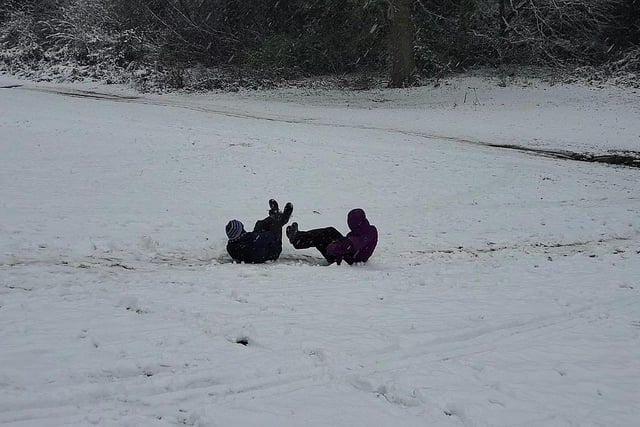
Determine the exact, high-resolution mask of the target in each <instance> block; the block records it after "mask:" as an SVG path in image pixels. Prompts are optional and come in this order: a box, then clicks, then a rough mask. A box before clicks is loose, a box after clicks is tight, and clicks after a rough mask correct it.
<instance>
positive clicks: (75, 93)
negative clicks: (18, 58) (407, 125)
mask: <svg viewBox="0 0 640 427" xmlns="http://www.w3.org/2000/svg"><path fill="white" fill-rule="evenodd" d="M2 88H5V89H24V90H31V91H36V92H45V93H51V94H57V95H64V96H70V97H74V98H90V99H96V100H105V101H112V102H126V103H136V104H146V105H155V106H162V107H173V108H183V109H187V110H192V111H199V112H203V113H212V114H220V115H224V116H227V117H234V118H240V119H252V120H266V121H272V122H281V123H290V124H306V125H310V126H325V127H335V128H351V129H362V130H374V131H381V132H393V133H401V134H404V135H409V136H414V137H419V138H424V139H430V140H445V141H451V142H457V143H464V144H473V145H479V146H484V147H491V148H499V149H506V150H516V151H520V152H523V153H528V154H533V155H538V156H543V157H549V158H555V159H561V160H573V161H579V162H587V163H604V164H608V165H616V166H626V167H632V168H640V151H630V150H617V151H611V150H610V151H608V152H607V153H605V154H594V153H589V152H582V153H579V152H574V151H569V150H552V149H544V148H534V147H527V146H526V145H524V144H517V143H514V144H498V143H492V142H487V141H479V140H472V139H467V138H458V137H452V136H447V135H437V134H431V133H426V132H415V131H406V130H402V129H395V128H385V127H379V126H371V125H347V124H340V123H331V122H323V121H319V120H315V119H313V118H308V119H300V118H295V117H281V116H269V115H257V114H249V113H244V112H231V111H228V110H223V109H221V108H211V107H202V106H197V105H188V104H180V103H176V102H166V101H160V100H152V99H148V98H144V97H143V96H139V97H138V96H122V95H115V94H108V93H100V92H95V91H87V90H68V89H58V88H46V87H25V86H23V85H8V86H3V87H2Z"/></svg>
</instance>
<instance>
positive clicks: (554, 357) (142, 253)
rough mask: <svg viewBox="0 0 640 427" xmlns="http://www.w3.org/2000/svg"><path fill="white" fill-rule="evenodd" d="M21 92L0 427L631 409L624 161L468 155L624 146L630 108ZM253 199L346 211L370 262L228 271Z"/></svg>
mask: <svg viewBox="0 0 640 427" xmlns="http://www.w3.org/2000/svg"><path fill="white" fill-rule="evenodd" d="M11 83H12V81H11V80H9V79H7V78H4V77H3V78H2V79H1V80H0V86H7V85H10V84H11ZM19 83H20V84H24V86H22V87H17V88H12V89H0V134H1V135H2V138H1V139H0V149H1V152H2V156H0V183H1V184H2V185H0V218H2V221H1V222H0V342H1V343H2V345H1V346H0V360H1V361H2V363H1V364H0V395H2V396H3V397H2V399H0V423H3V424H7V425H16V426H17V425H29V426H33V425H89V424H94V425H176V424H178V425H180V424H186V425H199V426H206V425H217V426H228V425H243V426H252V425H255V426H258V425H280V426H285V425H291V426H297V425H316V426H324V425H335V426H353V425H361V426H388V425H407V426H411V425H416V426H417V425H421V426H423V425H437V426H449V425H450V426H456V425H465V426H497V425H504V426H512V425H527V426H536V425H539V426H547V425H576V424H577V425H616V426H633V425H635V423H636V422H637V419H638V418H640V408H639V407H638V403H637V400H638V399H637V396H638V393H639V392H640V389H639V388H638V385H637V384H640V361H638V358H637V357H635V355H636V354H638V353H639V352H640V327H639V326H640V317H639V315H638V309H637V308H638V307H639V306H640V305H639V304H640V294H639V289H640V281H639V279H638V277H640V274H638V272H640V254H639V252H640V223H639V222H638V218H639V213H640V196H638V195H639V194H640V179H639V176H638V173H639V171H638V170H637V169H632V168H623V167H612V166H606V165H597V164H587V163H578V162H569V161H562V160H558V159H550V158H544V157H539V156H535V155H531V154H525V153H521V152H517V151H509V150H501V149H495V148H491V147H485V146H482V145H478V144H470V143H468V142H464V141H463V140H467V141H475V140H477V141H493V142H500V143H505V142H508V141H514V140H516V138H518V140H520V141H524V142H526V143H527V144H531V146H544V147H548V148H553V149H572V150H573V149H575V150H577V151H579V150H583V149H584V150H586V151H597V150H600V151H602V152H605V151H607V150H613V149H616V150H617V149H625V150H639V147H638V145H639V142H640V120H637V119H638V117H639V114H638V108H639V107H638V104H637V103H634V102H633V101H634V100H637V94H633V93H630V92H626V91H621V90H618V89H614V88H612V89H607V90H602V89H600V90H595V89H590V88H583V87H547V88H545V87H541V86H531V87H524V88H514V87H511V88H500V87H497V86H493V85H490V84H488V83H486V82H485V81H467V80H465V81H452V82H450V84H449V85H442V86H441V87H440V88H437V89H431V90H429V89H426V88H422V89H415V90H411V91H406V92H403V91H380V92H367V93H364V92H363V93H357V94H354V93H338V92H318V93H311V92H309V93H301V92H299V91H279V92H269V93H240V94H209V95H197V96H194V95H190V96H187V95H165V96H140V95H138V94H135V93H130V92H128V91H126V90H123V89H114V88H108V89H105V88H102V87H92V86H88V85H84V86H73V87H69V86H66V87H63V86H42V85H33V84H29V83H25V82H19ZM475 86H477V88H476V89H469V88H474V87H475ZM91 92H94V93H93V94H92V93H91ZM61 93H66V94H71V95H73V96H64V95H62V94H61ZM105 93H111V94H113V95H117V96H105V95H104V94H105ZM476 94H477V100H478V102H476ZM465 95H466V97H467V102H466V103H465V102H464V97H465ZM270 197H275V198H277V199H278V200H280V201H281V202H285V201H288V200H291V201H292V202H293V203H294V214H293V220H295V221H297V222H299V223H300V226H301V228H312V227H317V226H324V225H334V226H336V227H338V228H339V229H341V230H345V229H346V224H345V217H346V213H347V211H348V210H349V209H350V208H353V207H356V206H359V207H362V208H364V209H365V210H366V211H367V213H368V216H369V218H370V219H371V221H372V223H374V224H375V225H376V226H377V227H378V229H379V231H380V244H379V247H378V250H377V251H376V253H375V254H374V256H373V258H372V259H371V262H370V263H369V264H367V265H364V266H357V267H351V268H350V267H348V266H335V265H333V266H329V267H327V266H324V265H322V264H323V262H322V260H321V258H320V257H319V256H318V254H316V253H314V251H312V250H308V251H296V250H294V249H293V248H292V247H291V246H290V245H288V244H287V243H285V246H284V250H283V259H282V261H281V262H277V263H272V264H267V265H236V264H230V263H228V262H227V260H228V259H227V257H226V255H225V252H224V245H225V240H224V224H225V223H226V221H227V220H228V219H230V218H238V219H240V220H242V221H244V222H245V224H251V223H252V222H253V221H255V220H256V219H258V218H259V217H261V216H262V215H264V214H265V213H266V210H267V208H268V206H267V200H268V198H270ZM301 255H304V257H303V256H301Z"/></svg>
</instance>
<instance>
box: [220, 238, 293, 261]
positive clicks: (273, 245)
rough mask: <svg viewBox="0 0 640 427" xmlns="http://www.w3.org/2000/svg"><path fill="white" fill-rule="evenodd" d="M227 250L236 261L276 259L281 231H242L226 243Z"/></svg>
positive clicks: (280, 246) (280, 240)
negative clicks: (238, 235)
mask: <svg viewBox="0 0 640 427" xmlns="http://www.w3.org/2000/svg"><path fill="white" fill-rule="evenodd" d="M227 252H229V255H231V258H233V259H234V261H236V262H246V263H249V264H258V263H263V262H266V261H272V260H276V259H278V257H279V256H280V252H282V233H277V232H275V231H271V230H268V231H250V232H244V233H242V234H241V235H240V237H238V238H237V239H234V240H229V242H228V243H227Z"/></svg>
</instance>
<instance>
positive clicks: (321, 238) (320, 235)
mask: <svg viewBox="0 0 640 427" xmlns="http://www.w3.org/2000/svg"><path fill="white" fill-rule="evenodd" d="M343 237H344V236H343V235H342V233H340V232H339V231H338V230H336V229H335V228H333V227H325V228H316V229H313V230H309V231H301V230H298V232H297V233H296V234H295V235H294V236H293V239H289V241H290V242H291V244H292V245H293V247H294V248H296V249H307V248H316V249H317V250H319V251H320V253H321V254H322V256H323V257H324V258H325V259H326V260H327V261H328V262H329V264H331V263H333V262H335V261H336V259H335V258H334V257H332V256H331V255H329V254H327V246H329V244H330V243H332V242H335V241H336V240H339V239H342V238H343Z"/></svg>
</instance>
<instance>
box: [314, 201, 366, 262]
mask: <svg viewBox="0 0 640 427" xmlns="http://www.w3.org/2000/svg"><path fill="white" fill-rule="evenodd" d="M347 224H348V225H349V228H350V229H351V231H350V232H349V234H347V237H344V238H342V239H339V240H336V241H335V242H332V243H330V244H329V246H327V254H328V255H331V256H332V257H335V258H336V261H337V263H338V264H340V262H341V261H342V260H344V261H346V262H347V263H348V264H349V265H351V264H353V263H354V262H366V261H367V260H368V259H369V257H371V254H373V251H374V249H375V248H376V245H377V244H378V229H377V228H376V227H375V226H374V225H371V224H369V220H368V219H367V217H366V215H365V213H364V211H363V210H362V209H353V210H351V211H350V212H349V214H348V215H347Z"/></svg>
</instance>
